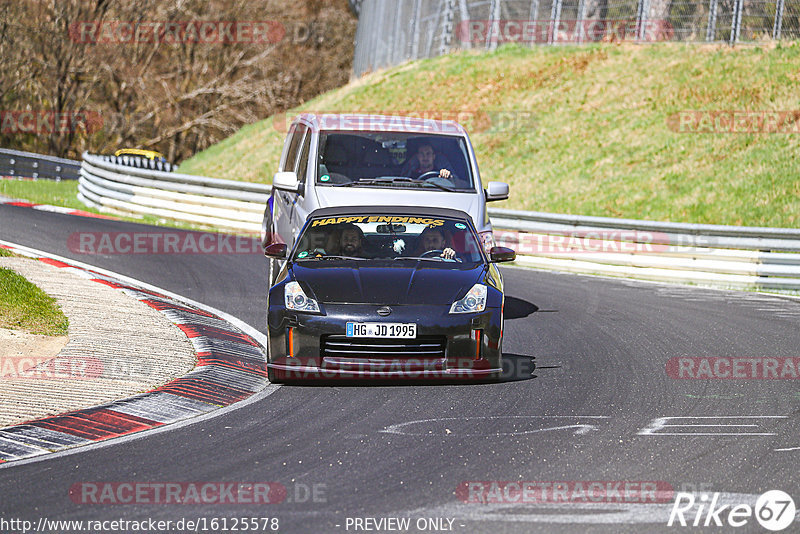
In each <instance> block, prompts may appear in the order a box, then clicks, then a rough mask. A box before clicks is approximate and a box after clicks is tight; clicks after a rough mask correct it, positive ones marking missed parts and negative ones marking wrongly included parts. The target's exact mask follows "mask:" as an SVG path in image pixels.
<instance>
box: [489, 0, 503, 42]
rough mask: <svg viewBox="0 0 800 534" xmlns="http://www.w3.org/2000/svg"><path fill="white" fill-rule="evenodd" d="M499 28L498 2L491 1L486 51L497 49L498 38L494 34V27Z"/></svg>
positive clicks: (495, 0) (496, 0)
mask: <svg viewBox="0 0 800 534" xmlns="http://www.w3.org/2000/svg"><path fill="white" fill-rule="evenodd" d="M495 24H497V25H498V29H499V28H500V0H491V2H490V4H489V31H487V32H486V46H485V48H486V49H487V50H494V49H496V48H497V40H498V39H499V37H500V36H498V35H495V34H494V25H495Z"/></svg>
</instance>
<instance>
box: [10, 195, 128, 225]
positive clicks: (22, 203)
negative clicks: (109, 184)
mask: <svg viewBox="0 0 800 534" xmlns="http://www.w3.org/2000/svg"><path fill="white" fill-rule="evenodd" d="M0 204H4V205H6V206H17V207H20V208H33V209H35V210H39V211H49V212H51V213H64V214H66V215H77V216H79V217H92V218H95V219H109V220H112V221H118V220H120V219H119V218H117V217H111V216H109V215H100V214H99V213H92V212H90V211H83V210H79V209H74V208H65V207H63V206H51V205H50V204H36V203H33V202H28V201H27V200H18V199H13V198H6V197H0Z"/></svg>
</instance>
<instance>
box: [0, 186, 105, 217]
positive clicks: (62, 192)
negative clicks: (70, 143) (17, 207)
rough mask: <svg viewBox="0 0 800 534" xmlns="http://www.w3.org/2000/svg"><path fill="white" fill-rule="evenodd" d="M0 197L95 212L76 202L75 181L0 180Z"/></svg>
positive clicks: (78, 201) (76, 189)
mask: <svg viewBox="0 0 800 534" xmlns="http://www.w3.org/2000/svg"><path fill="white" fill-rule="evenodd" d="M0 195H4V196H7V197H11V198H15V199H22V200H27V201H28V202H33V203H35V204H51V205H53V206H64V207H67V208H74V209H80V210H85V211H95V212H96V210H91V209H89V208H87V207H86V206H84V204H83V202H81V201H80V200H78V197H77V195H78V182H77V181H76V180H63V181H61V182H54V181H52V180H35V181H32V180H0Z"/></svg>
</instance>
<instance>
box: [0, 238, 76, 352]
mask: <svg viewBox="0 0 800 534" xmlns="http://www.w3.org/2000/svg"><path fill="white" fill-rule="evenodd" d="M0 250H2V249H0ZM6 252H7V251H6ZM68 325H69V321H68V320H67V318H66V316H65V315H64V314H63V313H62V311H61V308H59V306H58V304H56V301H55V299H53V298H52V297H49V296H48V295H47V294H45V293H44V291H42V290H41V289H39V288H38V287H36V286H35V285H33V284H32V283H30V282H28V281H27V280H26V279H25V278H24V277H22V276H20V275H19V274H17V273H16V272H14V271H12V270H10V269H3V268H0V327H3V328H11V329H15V330H24V331H26V332H29V333H31V334H44V335H48V336H63V335H66V334H67V327H68Z"/></svg>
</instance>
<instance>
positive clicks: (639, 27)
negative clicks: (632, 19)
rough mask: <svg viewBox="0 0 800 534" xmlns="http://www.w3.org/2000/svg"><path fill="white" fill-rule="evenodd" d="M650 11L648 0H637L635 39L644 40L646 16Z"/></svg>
mask: <svg viewBox="0 0 800 534" xmlns="http://www.w3.org/2000/svg"><path fill="white" fill-rule="evenodd" d="M649 13H650V0H639V4H638V7H637V13H636V40H637V41H639V42H641V41H644V39H645V37H646V36H647V32H646V28H647V17H648V15H649Z"/></svg>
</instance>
